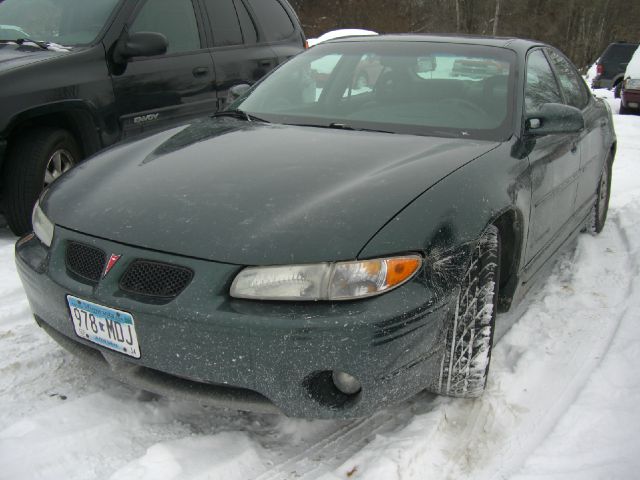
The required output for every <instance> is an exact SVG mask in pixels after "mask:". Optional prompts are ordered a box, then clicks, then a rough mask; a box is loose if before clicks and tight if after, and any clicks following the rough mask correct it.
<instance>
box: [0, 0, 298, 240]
mask: <svg viewBox="0 0 640 480" xmlns="http://www.w3.org/2000/svg"><path fill="white" fill-rule="evenodd" d="M304 44H305V38H304V34H303V32H302V29H301V27H300V23H299V21H298V18H297V16H296V14H295V12H294V11H293V10H292V8H291V6H290V5H289V4H288V3H287V2H286V0H90V1H87V0H4V1H2V2H0V171H1V172H2V178H1V182H0V185H1V188H0V195H1V196H2V205H3V210H4V214H5V216H6V218H7V221H8V223H9V226H10V227H11V229H12V230H13V231H14V232H15V233H17V234H21V233H25V232H26V231H28V230H30V228H31V220H30V219H31V211H32V209H33V205H34V203H35V201H36V199H37V197H38V195H39V194H40V192H41V191H42V189H43V187H46V186H48V185H49V184H50V183H51V182H52V181H53V180H54V179H56V178H57V177H58V176H60V175H61V174H62V173H63V172H65V171H67V170H68V169H70V168H71V167H72V166H74V165H75V164H77V163H78V162H80V161H81V160H82V159H83V158H86V157H88V156H90V155H92V154H93V153H95V152H97V151H99V150H101V149H103V148H105V147H107V146H109V145H112V144H114V143H115V142H117V141H119V140H121V139H123V138H127V137H130V136H132V135H135V134H140V133H142V132H145V131H149V130H155V129H161V128H166V127H167V126H169V125H172V124H175V123H177V122H181V121H184V120H186V119H189V118H192V117H195V116H198V115H204V114H208V113H213V112H215V111H217V110H219V109H220V108H223V107H224V106H225V105H226V104H227V103H228V102H227V100H228V97H229V90H230V88H231V87H233V86H234V85H237V84H252V83H254V82H255V81H257V80H258V79H260V78H261V77H262V76H263V75H265V74H266V73H267V72H269V71H270V70H271V69H273V68H274V67H275V66H276V65H278V64H280V63H281V62H283V61H285V60H286V59H288V58H290V57H292V56H294V55H296V54H297V53H299V52H301V51H302V50H303V49H304Z"/></svg>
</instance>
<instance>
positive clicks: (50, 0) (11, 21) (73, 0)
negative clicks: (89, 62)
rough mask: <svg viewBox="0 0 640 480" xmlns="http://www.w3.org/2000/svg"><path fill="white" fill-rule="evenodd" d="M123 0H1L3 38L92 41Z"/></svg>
mask: <svg viewBox="0 0 640 480" xmlns="http://www.w3.org/2000/svg"><path fill="white" fill-rule="evenodd" d="M119 1H120V0H4V1H0V41H3V40H4V41H11V40H18V39H30V40H34V41H38V42H40V41H42V42H50V43H56V44H59V45H67V46H74V45H84V44H88V43H91V42H92V41H93V40H94V39H95V38H96V37H97V35H98V33H100V31H101V30H102V28H103V26H104V24H105V22H106V20H107V19H108V18H109V15H110V14H111V12H112V11H113V9H114V8H115V6H116V5H117V4H118V2H119Z"/></svg>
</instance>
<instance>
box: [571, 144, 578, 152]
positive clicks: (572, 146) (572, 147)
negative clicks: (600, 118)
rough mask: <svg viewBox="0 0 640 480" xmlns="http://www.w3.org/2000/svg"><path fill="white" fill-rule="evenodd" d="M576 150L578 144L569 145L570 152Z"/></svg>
mask: <svg viewBox="0 0 640 480" xmlns="http://www.w3.org/2000/svg"><path fill="white" fill-rule="evenodd" d="M577 151H578V144H577V143H574V144H573V145H571V153H576V152H577Z"/></svg>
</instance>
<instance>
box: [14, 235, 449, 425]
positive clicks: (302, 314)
mask: <svg viewBox="0 0 640 480" xmlns="http://www.w3.org/2000/svg"><path fill="white" fill-rule="evenodd" d="M69 240H73V241H77V242H82V243H85V244H90V245H96V246H99V247H100V248H102V249H103V250H104V251H105V252H107V254H108V253H110V252H113V253H117V254H120V255H122V259H121V260H120V261H119V262H118V263H117V264H116V266H115V267H113V269H112V270H111V271H110V273H109V275H108V276H107V277H106V278H105V279H103V280H102V281H100V282H99V283H98V284H97V285H93V286H92V285H89V284H86V283H82V282H79V281H77V280H76V279H74V278H72V277H71V276H70V275H69V274H68V273H67V269H66V266H65V245H66V242H68V241H69ZM138 258H142V259H147V260H152V261H154V260H155V261H162V262H169V263H174V264H177V265H183V266H185V267H188V268H191V269H192V270H193V271H194V272H195V276H194V278H193V281H192V282H191V284H189V286H188V287H187V288H186V289H185V290H184V291H183V292H182V293H181V294H180V295H179V296H178V297H177V298H175V299H174V300H173V301H170V302H167V303H158V302H148V301H144V300H141V299H140V298H133V297H131V296H129V295H127V294H126V293H125V292H123V291H121V290H120V288H119V286H118V279H119V278H120V276H121V275H122V274H123V272H124V271H125V269H126V268H127V266H128V264H129V263H130V262H131V261H133V260H134V259H138ZM16 263H17V266H18V271H19V273H20V276H21V279H22V282H23V284H24V287H25V290H26V292H27V296H28V298H29V303H30V305H31V309H32V311H33V313H34V315H35V317H36V320H37V321H38V322H39V323H40V324H41V325H42V326H43V327H44V329H45V331H47V332H48V333H49V334H50V335H51V336H52V337H53V338H54V339H56V340H57V341H58V342H59V343H61V344H62V345H63V346H65V347H66V348H67V349H69V350H71V351H72V352H73V353H75V354H77V355H80V356H82V357H83V358H85V359H86V361H87V362H89V363H90V364H91V365H93V366H94V367H96V368H98V369H100V370H103V371H105V372H106V373H108V374H110V375H112V376H114V377H116V378H118V379H120V380H122V381H124V382H126V383H130V384H132V385H134V386H138V387H140V388H143V389H145V390H149V391H152V392H156V393H160V394H163V395H168V396H171V397H187V398H191V399H195V400H197V401H199V402H201V403H206V404H213V405H219V406H223V407H230V408H235V409H240V410H243V409H245V410H251V411H265V412H273V411H281V412H283V413H285V414H286V415H288V416H294V417H311V418H349V417H358V416H366V415H369V414H371V413H373V412H374V411H376V410H378V409H380V408H382V407H384V406H387V405H391V404H394V403H397V402H399V401H402V400H404V399H406V398H409V397H410V396H412V395H414V394H415V393H417V392H419V391H420V390H422V389H424V388H425V387H427V386H429V385H432V384H433V383H434V382H435V381H436V377H437V374H438V372H439V367H440V358H441V353H442V345H443V344H444V342H443V338H444V327H445V324H446V319H447V318H448V315H447V313H448V311H449V307H450V303H451V301H452V298H451V295H442V294H440V295H435V294H434V293H433V290H432V288H430V287H429V286H428V283H429V282H427V281H426V280H425V277H426V275H419V276H418V277H416V278H414V280H412V281H411V282H409V283H407V284H406V285H404V286H402V287H401V288H398V289H396V290H394V291H392V292H389V293H387V294H385V295H382V296H379V297H375V298H371V299H367V300H361V301H357V302H342V303H340V302H336V303H328V302H315V303H314V302H309V303H289V302H257V301H248V300H238V299H233V298H231V297H229V295H228V290H229V286H230V284H231V282H232V280H233V278H234V277H235V275H236V274H237V272H238V271H239V270H240V269H241V267H239V266H236V265H229V264H221V263H215V262H210V261H203V260H197V259H192V258H185V257H178V256H171V255H168V254H164V253H159V252H154V251H148V250H143V249H138V248H134V247H130V246H126V245H121V244H118V243H114V242H109V241H105V240H102V239H96V238H93V237H90V236H86V235H81V234H78V233H76V232H73V231H70V230H66V229H64V228H60V227H56V232H55V236H54V241H53V244H52V247H51V249H50V250H49V249H46V248H45V247H44V246H43V245H42V244H41V243H40V242H39V241H38V240H37V239H36V238H33V239H31V240H27V241H25V240H22V241H19V242H18V244H16ZM68 294H72V295H74V296H77V297H80V298H83V299H85V300H89V301H92V302H95V303H98V304H102V305H105V306H109V307H112V308H116V309H118V310H123V311H126V312H129V313H131V314H132V315H133V317H134V319H135V322H136V331H137V334H138V339H139V342H140V351H141V354H142V355H141V358H140V359H134V358H132V357H127V356H125V355H122V354H119V353H116V352H113V351H111V350H108V349H104V348H102V347H99V346H98V345H96V344H94V343H91V342H88V341H87V340H84V339H82V338H79V337H78V336H76V334H75V331H74V329H73V326H72V321H71V318H70V314H69V310H68V307H67V303H66V295H68ZM334 370H339V371H343V372H347V373H349V374H351V375H353V376H355V377H356V378H357V379H358V380H359V381H360V383H361V384H362V390H361V391H360V392H359V393H358V394H356V395H345V394H342V393H340V392H339V391H338V390H337V389H336V387H335V386H334V385H333V383H332V382H331V371H334Z"/></svg>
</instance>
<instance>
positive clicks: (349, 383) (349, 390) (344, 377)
mask: <svg viewBox="0 0 640 480" xmlns="http://www.w3.org/2000/svg"><path fill="white" fill-rule="evenodd" d="M331 378H332V380H333V384H334V385H335V386H336V388H337V389H338V390H340V391H341V392H342V393H344V394H345V395H355V394H356V393H358V392H360V390H362V385H361V384H360V382H359V381H358V379H357V378H355V377H354V376H353V375H349V374H348V373H346V372H341V371H339V370H334V371H333V372H332V375H331Z"/></svg>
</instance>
